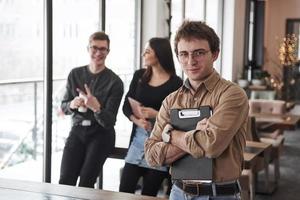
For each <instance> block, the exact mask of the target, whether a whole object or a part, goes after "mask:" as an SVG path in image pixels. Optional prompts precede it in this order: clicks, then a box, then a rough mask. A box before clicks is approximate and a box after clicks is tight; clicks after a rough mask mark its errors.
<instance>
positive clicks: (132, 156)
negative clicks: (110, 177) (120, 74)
mask: <svg viewBox="0 0 300 200" xmlns="http://www.w3.org/2000/svg"><path fill="white" fill-rule="evenodd" d="M143 59H144V65H145V67H146V68H143V69H139V70H137V71H136V72H135V73H134V76H133V78H132V81H131V83H130V87H129V91H128V93H127V94H126V96H125V101H124V105H123V112H124V114H125V115H126V117H127V118H128V119H129V120H130V121H132V122H133V129H132V134H131V137H130V145H129V149H128V152H127V156H126V158H125V166H124V168H123V171H122V176H121V182H120V188H119V190H120V192H128V193H134V192H135V190H136V187H137V183H138V180H139V179H140V177H142V178H143V184H142V191H141V194H142V195H149V196H156V195H157V193H158V190H159V188H160V186H161V183H162V181H163V180H164V179H165V178H167V177H168V168H167V167H166V166H165V167H159V168H153V167H150V166H149V165H148V164H147V163H146V161H145V158H144V142H145V140H146V139H147V138H148V137H149V136H150V133H151V129H152V127H153V125H154V122H155V118H156V115H157V114H158V111H159V109H160V106H161V104H162V101H163V100H164V98H165V97H166V96H168V95H169V94H170V93H172V92H173V91H175V90H177V89H178V88H179V87H180V86H181V85H182V80H181V78H179V77H178V76H177V75H176V72H175V67H174V61H173V56H172V49H171V46H170V42H169V40H168V39H166V38H152V39H150V40H149V42H148V43H147V44H146V47H145V50H144V53H143ZM128 97H130V98H133V99H135V100H137V101H138V102H140V103H141V104H142V107H141V113H142V117H141V116H139V117H138V116H136V115H134V113H133V111H132V108H131V106H130V103H129V101H128Z"/></svg>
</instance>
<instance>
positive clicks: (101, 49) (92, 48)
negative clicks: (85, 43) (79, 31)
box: [89, 46, 109, 53]
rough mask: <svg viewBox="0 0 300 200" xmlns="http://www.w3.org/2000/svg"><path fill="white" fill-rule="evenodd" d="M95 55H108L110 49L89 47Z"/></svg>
mask: <svg viewBox="0 0 300 200" xmlns="http://www.w3.org/2000/svg"><path fill="white" fill-rule="evenodd" d="M89 48H90V49H91V50H92V52H93V53H96V52H97V51H99V52H100V53H107V52H108V51H109V49H108V48H105V47H97V46H89Z"/></svg>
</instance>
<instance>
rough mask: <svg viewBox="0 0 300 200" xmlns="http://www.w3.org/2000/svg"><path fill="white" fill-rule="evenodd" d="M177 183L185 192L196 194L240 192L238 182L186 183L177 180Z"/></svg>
mask: <svg viewBox="0 0 300 200" xmlns="http://www.w3.org/2000/svg"><path fill="white" fill-rule="evenodd" d="M175 185H176V186H177V187H179V188H180V189H182V190H183V191H184V192H185V193H187V194H190V195H194V196H214V195H218V196H220V195H234V194H237V193H239V192H240V189H239V185H238V183H237V182H234V183H229V184H217V183H216V184H212V183H184V182H182V181H179V180H177V181H175ZM214 186H215V194H214V192H213V191H214Z"/></svg>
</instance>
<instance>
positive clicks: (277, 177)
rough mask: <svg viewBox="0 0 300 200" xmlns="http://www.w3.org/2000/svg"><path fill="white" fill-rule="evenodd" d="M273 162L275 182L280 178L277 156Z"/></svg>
mask: <svg viewBox="0 0 300 200" xmlns="http://www.w3.org/2000/svg"><path fill="white" fill-rule="evenodd" d="M273 162H274V176H275V183H276V184H277V183H278V181H279V178H280V169H279V158H276V159H274V160H273Z"/></svg>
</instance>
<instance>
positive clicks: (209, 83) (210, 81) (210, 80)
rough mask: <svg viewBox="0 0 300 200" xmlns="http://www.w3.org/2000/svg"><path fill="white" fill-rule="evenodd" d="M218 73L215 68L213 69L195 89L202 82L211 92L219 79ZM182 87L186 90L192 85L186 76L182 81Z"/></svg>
mask: <svg viewBox="0 0 300 200" xmlns="http://www.w3.org/2000/svg"><path fill="white" fill-rule="evenodd" d="M220 78H221V77H220V75H219V73H218V72H216V70H214V71H213V73H211V74H210V75H209V76H208V77H207V78H206V79H205V80H204V81H203V82H202V83H201V84H200V85H199V87H198V88H197V90H198V89H199V88H200V86H201V85H202V84H204V86H205V88H206V89H207V90H208V91H209V92H210V93H211V92H212V91H213V89H214V87H215V85H216V84H217V82H218V81H219V80H220ZM183 86H184V88H186V89H187V90H191V89H192V86H191V84H190V81H189V79H188V78H187V79H186V80H185V81H184V84H183Z"/></svg>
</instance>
